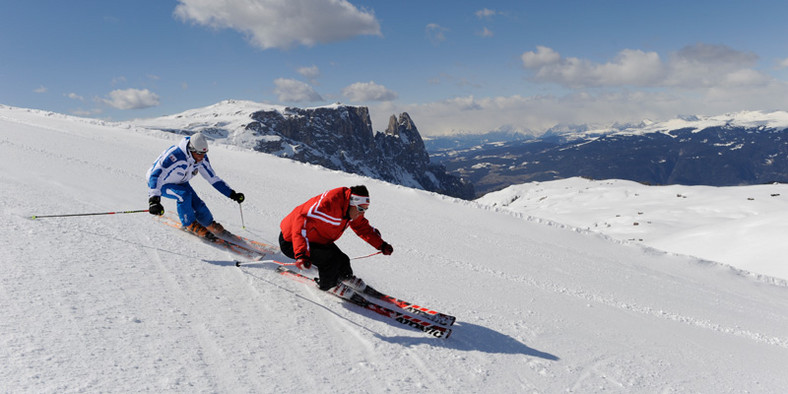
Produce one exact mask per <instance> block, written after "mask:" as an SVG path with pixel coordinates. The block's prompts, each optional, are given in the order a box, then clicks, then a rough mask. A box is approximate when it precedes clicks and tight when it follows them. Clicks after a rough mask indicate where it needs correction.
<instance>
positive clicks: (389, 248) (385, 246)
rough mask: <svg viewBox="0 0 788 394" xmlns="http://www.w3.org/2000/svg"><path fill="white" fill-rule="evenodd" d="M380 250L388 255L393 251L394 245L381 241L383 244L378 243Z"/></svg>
mask: <svg viewBox="0 0 788 394" xmlns="http://www.w3.org/2000/svg"><path fill="white" fill-rule="evenodd" d="M380 251H381V252H383V254H384V255H386V256H388V255H390V254H392V253H394V247H392V246H391V245H389V244H388V242H385V241H384V242H383V245H380Z"/></svg>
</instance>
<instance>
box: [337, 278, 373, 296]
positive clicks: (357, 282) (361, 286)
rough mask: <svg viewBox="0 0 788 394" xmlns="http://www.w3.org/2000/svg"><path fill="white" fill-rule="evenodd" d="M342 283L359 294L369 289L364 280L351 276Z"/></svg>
mask: <svg viewBox="0 0 788 394" xmlns="http://www.w3.org/2000/svg"><path fill="white" fill-rule="evenodd" d="M340 283H342V284H345V285H346V286H348V287H350V288H351V289H353V290H355V291H356V292H358V293H363V292H364V290H366V288H367V284H366V283H364V280H363V279H361V278H359V277H356V276H349V277H347V278H345V279H342V280H341V281H340Z"/></svg>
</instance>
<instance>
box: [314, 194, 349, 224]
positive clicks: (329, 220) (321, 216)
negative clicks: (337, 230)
mask: <svg viewBox="0 0 788 394" xmlns="http://www.w3.org/2000/svg"><path fill="white" fill-rule="evenodd" d="M326 194H327V192H326V193H323V195H321V196H320V200H318V201H317V202H316V203H315V204H314V205H312V206H311V207H309V211H308V212H307V213H306V216H307V217H310V218H313V219H317V220H320V221H323V222H326V223H328V224H330V225H333V226H341V225H342V218H336V217H333V216H331V215H328V214H326V213H324V212H321V211H319V208H320V203H321V202H323V197H325V196H326Z"/></svg>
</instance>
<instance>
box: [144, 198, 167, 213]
mask: <svg viewBox="0 0 788 394" xmlns="http://www.w3.org/2000/svg"><path fill="white" fill-rule="evenodd" d="M148 207H150V208H149V209H148V212H149V213H150V214H151V215H157V216H161V215H164V206H162V205H161V197H159V196H153V197H151V198H149V199H148Z"/></svg>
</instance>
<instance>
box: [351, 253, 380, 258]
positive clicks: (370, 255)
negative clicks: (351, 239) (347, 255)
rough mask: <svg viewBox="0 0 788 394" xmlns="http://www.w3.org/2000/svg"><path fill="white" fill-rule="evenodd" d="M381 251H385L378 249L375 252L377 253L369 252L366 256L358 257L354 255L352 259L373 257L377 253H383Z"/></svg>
mask: <svg viewBox="0 0 788 394" xmlns="http://www.w3.org/2000/svg"><path fill="white" fill-rule="evenodd" d="M381 253H383V252H382V251H377V252H375V253H372V254H368V255H366V256H358V257H353V258H352V259H351V260H358V259H365V258H367V257H372V256H374V255H376V254H381Z"/></svg>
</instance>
